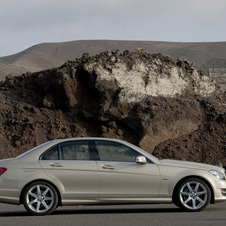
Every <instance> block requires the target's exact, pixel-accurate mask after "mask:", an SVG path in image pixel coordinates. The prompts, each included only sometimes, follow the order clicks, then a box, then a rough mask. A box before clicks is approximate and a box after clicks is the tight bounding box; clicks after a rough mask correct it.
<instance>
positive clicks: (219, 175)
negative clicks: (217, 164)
mask: <svg viewBox="0 0 226 226" xmlns="http://www.w3.org/2000/svg"><path fill="white" fill-rule="evenodd" d="M210 173H211V174H213V175H214V176H215V177H216V178H218V179H221V180H225V176H224V174H223V173H222V172H220V171H217V170H213V169H212V170H210Z"/></svg>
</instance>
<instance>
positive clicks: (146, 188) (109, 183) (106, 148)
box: [96, 140, 160, 199]
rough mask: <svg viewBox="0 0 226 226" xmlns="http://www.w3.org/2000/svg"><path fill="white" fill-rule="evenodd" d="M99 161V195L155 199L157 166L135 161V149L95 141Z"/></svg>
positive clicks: (109, 142)
mask: <svg viewBox="0 0 226 226" xmlns="http://www.w3.org/2000/svg"><path fill="white" fill-rule="evenodd" d="M96 148H97V151H98V153H99V157H100V161H97V165H98V170H99V172H100V197H101V198H104V197H105V198H122V197H124V198H126V197H128V198H139V199H140V198H155V197H158V196H159V186H160V182H159V180H160V179H159V169H158V166H157V165H155V164H154V163H152V162H150V161H147V163H146V164H138V163H136V157H137V156H139V155H141V154H140V153H139V152H137V151H136V150H134V149H132V148H130V147H128V146H126V145H123V144H121V143H117V142H113V141H98V140H97V141H96Z"/></svg>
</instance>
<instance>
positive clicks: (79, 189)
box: [39, 140, 99, 199]
mask: <svg viewBox="0 0 226 226" xmlns="http://www.w3.org/2000/svg"><path fill="white" fill-rule="evenodd" d="M39 162H40V164H41V166H42V168H43V169H44V171H45V172H46V173H47V174H48V176H50V177H51V178H53V179H54V180H56V181H58V182H59V183H60V184H61V186H62V187H63V190H64V192H63V193H64V194H63V196H64V198H65V199H75V198H89V197H98V194H99V172H98V169H97V164H96V162H95V161H94V160H92V158H91V153H90V146H89V142H88V141H86V140H82V141H67V142H64V143H60V144H58V145H56V146H55V147H53V148H51V149H50V150H48V151H47V152H46V153H44V155H43V156H41V158H40V161H39Z"/></svg>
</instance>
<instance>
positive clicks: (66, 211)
mask: <svg viewBox="0 0 226 226" xmlns="http://www.w3.org/2000/svg"><path fill="white" fill-rule="evenodd" d="M181 212H185V211H183V210H181V209H180V208H177V207H175V208H138V207H136V208H131V207H130V208H127V207H119V208H118V207H117V208H112V207H111V208H109V207H107V206H106V208H95V209H94V208H89V209H88V208H85V209H81V208H79V209H76V206H75V209H67V208H61V207H59V208H58V209H56V210H55V211H54V212H53V213H52V214H51V215H75V214H77V215H78V214H80V215H81V214H83V215H87V214H134V213H181ZM51 215H50V216H51ZM27 216H32V215H31V214H29V213H28V212H27V211H26V210H24V211H13V212H12V211H10V212H0V218H1V217H27Z"/></svg>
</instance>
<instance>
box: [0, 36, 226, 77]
mask: <svg viewBox="0 0 226 226" xmlns="http://www.w3.org/2000/svg"><path fill="white" fill-rule="evenodd" d="M137 48H142V49H144V50H145V51H146V52H149V53H151V54H154V53H162V54H165V55H169V56H170V57H172V58H174V59H178V58H181V57H184V58H186V59H188V60H189V61H190V62H193V63H195V64H196V66H197V67H198V68H199V69H209V68H213V69H215V68H226V42H209V43H208V42H207V43H183V42H155V41H117V40H116V41H113V40H89V41H86V40H84V41H72V42H62V43H43V44H39V45H35V46H32V47H31V48H28V49H26V50H24V51H22V52H20V53H17V54H14V55H11V56H6V57H0V80H1V79H3V78H4V77H5V76H6V75H8V74H12V75H19V74H22V73H25V72H28V71H29V72H35V71H40V70H43V69H48V68H54V67H59V66H60V65H62V64H63V63H64V62H66V61H68V60H75V59H76V58H80V57H81V56H82V54H83V53H86V52H89V53H91V54H92V55H95V54H98V53H100V52H103V51H106V50H112V49H119V50H120V51H121V52H123V51H124V50H130V51H134V50H135V49H137Z"/></svg>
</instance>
